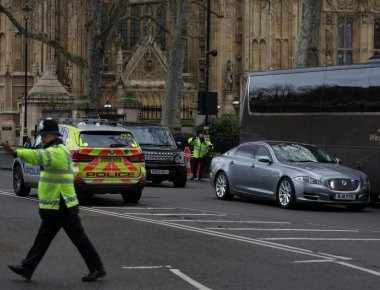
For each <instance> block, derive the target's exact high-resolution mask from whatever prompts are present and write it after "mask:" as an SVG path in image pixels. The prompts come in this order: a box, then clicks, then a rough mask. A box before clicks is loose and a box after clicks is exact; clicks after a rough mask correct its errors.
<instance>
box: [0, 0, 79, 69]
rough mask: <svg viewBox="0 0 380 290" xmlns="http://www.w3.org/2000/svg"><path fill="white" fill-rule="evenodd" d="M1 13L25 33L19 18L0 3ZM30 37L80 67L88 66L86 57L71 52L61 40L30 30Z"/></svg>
mask: <svg viewBox="0 0 380 290" xmlns="http://www.w3.org/2000/svg"><path fill="white" fill-rule="evenodd" d="M0 13H3V14H4V15H5V16H6V17H7V18H8V19H9V21H10V22H11V23H12V24H13V25H14V26H15V27H16V28H17V30H18V31H19V32H20V33H21V34H24V35H25V29H24V27H23V26H22V25H21V24H20V23H19V22H18V21H17V19H16V18H15V17H14V16H13V14H12V13H11V12H10V11H9V10H8V9H7V8H5V7H4V6H3V5H1V4H0ZM28 37H29V38H32V39H35V40H38V41H41V42H42V43H45V44H46V45H48V46H50V47H52V48H54V49H56V50H57V51H58V52H59V53H60V54H62V55H63V56H65V57H66V58H67V59H68V60H69V61H70V62H72V63H73V64H75V65H77V66H78V67H80V68H84V67H85V66H86V60H85V59H84V58H82V57H81V56H79V55H76V54H73V53H71V52H70V51H68V50H67V49H66V48H64V47H63V46H62V45H61V44H60V43H59V42H57V41H55V40H54V39H51V38H49V37H48V36H46V35H45V34H43V33H35V32H29V31H28Z"/></svg>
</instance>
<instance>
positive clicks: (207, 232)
mask: <svg viewBox="0 0 380 290" xmlns="http://www.w3.org/2000/svg"><path fill="white" fill-rule="evenodd" d="M0 195H6V196H10V197H16V198H22V199H29V200H32V201H34V202H38V200H37V199H31V198H25V197H18V196H16V195H15V194H11V193H9V192H0ZM80 208H81V209H82V210H85V211H88V212H94V213H98V214H103V215H108V216H113V217H118V218H122V219H127V220H133V221H140V222H146V223H150V224H156V225H162V226H167V227H171V228H175V229H180V230H186V231H190V232H195V233H199V234H204V235H209V236H214V237H220V238H224V239H229V240H234V241H239V242H244V243H248V244H252V245H259V246H263V247H268V248H272V249H278V250H281V251H285V252H291V253H296V254H302V255H305V256H310V257H316V258H321V259H330V258H328V257H326V256H325V255H322V254H317V253H314V252H312V251H310V250H306V249H302V248H297V247H291V246H287V245H283V244H278V243H273V242H267V241H264V240H260V239H252V238H247V237H242V236H237V235H231V234H227V233H221V232H216V231H210V230H206V229H202V228H196V227H191V226H186V225H181V224H175V223H168V222H162V221H158V220H152V219H147V218H142V217H136V216H128V215H124V214H120V213H115V212H110V211H105V210H97V209H92V208H88V207H83V206H81V207H80ZM335 263H338V264H340V265H342V266H346V267H349V268H354V269H357V270H359V271H363V272H366V273H369V274H372V275H375V276H380V272H376V271H373V270H369V269H366V268H363V267H357V266H355V265H352V264H348V263H345V262H339V261H336V262H335Z"/></svg>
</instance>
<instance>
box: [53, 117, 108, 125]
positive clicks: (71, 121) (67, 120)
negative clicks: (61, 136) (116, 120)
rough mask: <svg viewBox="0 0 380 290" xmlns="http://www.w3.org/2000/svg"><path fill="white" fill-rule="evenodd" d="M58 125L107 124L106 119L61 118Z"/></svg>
mask: <svg viewBox="0 0 380 290" xmlns="http://www.w3.org/2000/svg"><path fill="white" fill-rule="evenodd" d="M59 123H60V124H72V125H76V126H78V125H82V126H83V125H87V124H92V125H94V124H109V123H110V122H109V120H108V119H100V118H99V119H91V118H61V119H59Z"/></svg>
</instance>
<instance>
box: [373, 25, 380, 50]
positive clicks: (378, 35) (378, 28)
mask: <svg viewBox="0 0 380 290" xmlns="http://www.w3.org/2000/svg"><path fill="white" fill-rule="evenodd" d="M373 31H374V35H373V43H374V47H373V48H374V49H380V21H379V20H378V21H376V22H375V25H374V27H373Z"/></svg>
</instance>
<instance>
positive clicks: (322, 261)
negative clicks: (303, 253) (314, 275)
mask: <svg viewBox="0 0 380 290" xmlns="http://www.w3.org/2000/svg"><path fill="white" fill-rule="evenodd" d="M331 262H335V260H333V259H331V260H303V261H294V262H293V263H296V264H303V263H331Z"/></svg>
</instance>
